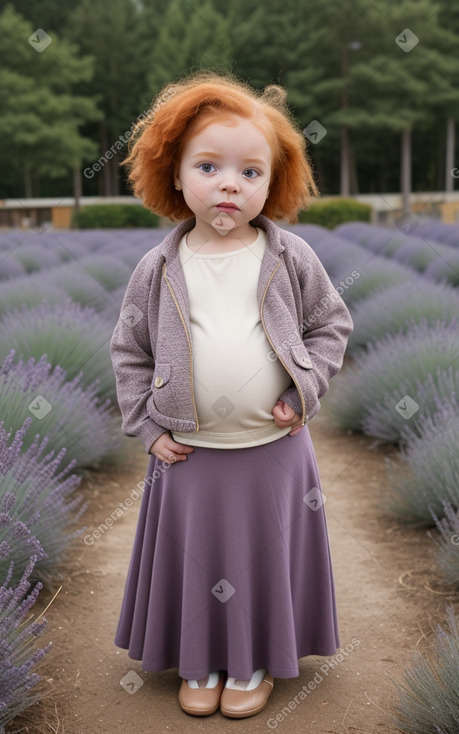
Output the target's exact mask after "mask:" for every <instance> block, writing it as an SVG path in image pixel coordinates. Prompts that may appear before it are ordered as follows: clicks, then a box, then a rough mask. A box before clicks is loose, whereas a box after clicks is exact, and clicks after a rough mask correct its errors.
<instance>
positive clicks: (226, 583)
mask: <svg viewBox="0 0 459 734" xmlns="http://www.w3.org/2000/svg"><path fill="white" fill-rule="evenodd" d="M160 469H162V471H160ZM155 470H156V471H155ZM148 478H150V479H149V480H148ZM148 481H149V482H150V483H148ZM146 482H147V483H146V485H145V489H144V493H143V496H142V502H141V506H140V512H139V519H138V524H137V529H136V534H135V539H134V546H133V550H132V555H131V561H130V566H129V571H128V575H127V580H126V585H125V589H124V598H123V602H122V607H121V613H120V618H119V622H118V628H117V631H116V636H115V645H116V646H118V647H121V648H124V649H126V650H128V655H129V657H130V658H132V659H134V660H141V661H142V668H143V670H144V671H152V672H153V671H161V670H167V669H168V668H178V673H179V676H180V677H181V678H185V679H191V678H198V679H199V678H204V677H205V676H207V675H208V674H209V673H211V672H212V671H215V670H226V671H227V674H228V676H231V677H234V678H241V679H244V680H248V679H249V678H250V677H251V675H252V673H253V672H254V671H255V670H257V669H258V668H264V669H265V670H267V671H268V672H269V673H270V674H271V675H272V676H273V677H276V678H296V677H298V676H299V669H298V660H299V659H300V658H302V657H304V656H306V655H333V654H334V653H335V652H336V650H337V648H338V647H339V645H340V642H339V634H338V626H337V616H336V605H335V591H334V584H333V573H332V567H331V560H330V550H329V544H328V535H327V525H326V519H325V513H324V505H323V502H324V496H323V495H322V493H321V490H320V480H319V473H318V468H317V462H316V457H315V454H314V448H313V445H312V441H311V437H310V433H309V429H308V427H307V426H304V427H303V429H302V430H301V431H300V432H299V433H297V434H296V436H289V435H288V434H287V435H285V436H282V437H281V438H280V439H277V440H276V441H272V442H271V443H267V444H263V445H260V446H253V447H249V448H244V449H213V448H204V447H202V446H195V447H194V451H193V452H192V453H191V454H188V458H187V460H186V461H181V462H177V463H175V464H172V465H171V466H169V467H168V468H165V467H164V465H163V462H162V461H160V460H159V459H157V458H156V457H155V456H151V457H150V459H149V464H148V470H147V475H146Z"/></svg>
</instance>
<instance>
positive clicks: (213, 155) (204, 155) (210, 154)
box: [191, 150, 266, 166]
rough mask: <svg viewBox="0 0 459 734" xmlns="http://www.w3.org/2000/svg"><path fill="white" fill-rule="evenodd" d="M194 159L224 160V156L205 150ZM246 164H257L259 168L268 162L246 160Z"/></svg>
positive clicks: (253, 159) (258, 159) (194, 156)
mask: <svg viewBox="0 0 459 734" xmlns="http://www.w3.org/2000/svg"><path fill="white" fill-rule="evenodd" d="M191 157H192V158H222V156H221V155H220V154H219V153H215V152H214V151H209V150H204V151H202V152H199V153H196V154H195V155H193V156H191ZM245 162H246V163H257V164H258V165H259V166H261V165H263V164H264V163H265V162H266V161H264V160H262V159H261V158H246V159H245Z"/></svg>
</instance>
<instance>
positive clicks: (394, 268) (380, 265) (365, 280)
mask: <svg viewBox="0 0 459 734" xmlns="http://www.w3.org/2000/svg"><path fill="white" fill-rule="evenodd" d="M348 273H349V269H348V268H347V267H346V268H345V269H344V270H337V271H335V275H334V276H333V277H332V278H331V280H332V282H333V285H334V286H335V287H337V286H338V285H339V282H340V281H341V280H342V279H343V278H346V276H347V275H348ZM358 273H359V277H358V278H355V279H354V282H353V283H352V285H351V286H350V287H349V288H346V289H345V290H344V291H343V293H342V294H341V297H342V298H343V300H344V301H345V303H346V305H347V307H348V308H350V309H352V311H353V309H354V307H355V304H356V303H357V302H358V301H361V300H363V299H365V298H369V297H370V296H372V295H374V294H375V293H379V292H380V291H383V290H385V289H386V288H390V287H391V286H395V285H400V284H402V283H408V282H409V281H411V280H413V278H416V277H417V273H416V271H415V270H413V269H412V268H408V267H405V266H404V265H400V264H399V263H396V262H393V261H392V260H386V259H384V258H381V257H378V256H375V257H372V258H371V260H368V261H367V262H366V263H365V265H363V266H360V268H359V271H358ZM353 312H354V311H353Z"/></svg>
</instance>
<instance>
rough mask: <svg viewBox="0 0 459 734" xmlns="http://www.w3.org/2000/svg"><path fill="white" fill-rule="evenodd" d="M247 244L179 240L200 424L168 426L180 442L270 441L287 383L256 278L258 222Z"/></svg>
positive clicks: (232, 445) (223, 445) (262, 237)
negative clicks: (199, 244)
mask: <svg viewBox="0 0 459 734" xmlns="http://www.w3.org/2000/svg"><path fill="white" fill-rule="evenodd" d="M257 232H258V237H257V239H256V240H255V242H253V243H252V244H251V245H247V246H246V247H243V248H241V249H239V250H233V251H231V252H225V253H221V254H205V253H200V252H199V250H196V251H195V250H192V249H190V248H189V247H188V245H187V244H186V235H185V236H184V237H182V239H181V240H180V243H179V256H180V261H181V263H182V267H183V272H184V276H185V282H186V286H187V290H188V295H189V301H190V323H191V342H192V350H193V380H194V382H193V388H194V396H195V403H196V410H197V413H198V419H199V431H197V432H196V433H188V432H180V431H179V432H177V431H171V433H172V436H173V438H174V440H175V441H177V442H178V443H184V444H189V445H190V446H207V447H208V448H220V449H236V448H245V447H248V446H257V445H259V444H263V443H268V442H270V441H275V440H276V439H278V438H280V437H281V436H284V435H286V434H287V433H289V432H290V431H291V427H287V428H278V427H277V426H276V424H275V423H274V416H273V415H272V412H271V411H272V409H273V407H274V405H275V404H276V401H277V400H278V399H279V397H280V396H281V395H282V393H283V392H284V390H286V389H287V388H288V387H289V386H290V385H291V378H290V375H289V374H288V372H287V371H286V369H285V368H284V366H283V365H282V364H281V362H280V360H278V359H276V360H274V361H271V360H269V359H268V353H270V352H271V345H270V343H269V341H268V339H267V337H266V334H265V332H264V329H263V325H262V323H261V316H260V311H259V307H258V303H257V296H256V294H257V285H258V278H259V273H260V266H261V261H262V258H263V253H264V251H265V248H266V234H265V232H264V231H263V230H262V229H260V228H257Z"/></svg>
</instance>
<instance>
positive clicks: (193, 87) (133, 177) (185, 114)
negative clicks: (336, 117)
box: [121, 71, 319, 223]
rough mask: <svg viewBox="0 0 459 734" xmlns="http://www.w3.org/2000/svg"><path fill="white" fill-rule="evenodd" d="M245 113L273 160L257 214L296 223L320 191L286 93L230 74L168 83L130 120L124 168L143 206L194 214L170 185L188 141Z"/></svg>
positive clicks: (180, 215) (168, 213) (172, 214)
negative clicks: (144, 110)
mask: <svg viewBox="0 0 459 734" xmlns="http://www.w3.org/2000/svg"><path fill="white" fill-rule="evenodd" d="M234 115H236V116H239V117H242V118H245V119H249V120H250V121H251V122H252V123H253V124H254V125H256V126H257V127H259V129H260V130H261V131H262V132H263V133H264V134H265V136H266V139H267V141H268V143H269V145H270V147H271V150H272V154H273V158H272V167H271V182H270V190H269V196H268V198H267V200H266V202H265V205H264V207H263V210H262V211H261V214H264V215H265V216H267V217H269V218H270V219H285V220H287V221H289V222H292V223H295V222H297V221H298V210H299V209H305V208H307V207H308V205H309V203H310V201H311V198H312V197H313V196H317V195H318V193H319V192H318V189H317V186H316V184H315V183H314V179H313V175H312V171H311V166H310V164H309V159H308V153H307V150H306V141H305V138H304V136H303V135H302V134H301V133H300V132H299V131H298V130H297V128H296V125H295V122H294V120H293V117H292V116H291V114H290V111H289V110H288V107H287V104H286V92H285V90H284V89H283V88H282V87H280V86H277V85H269V86H268V87H266V88H265V90H264V91H263V92H257V91H255V90H253V89H252V88H251V87H250V86H249V85H248V84H246V83H245V82H241V81H240V80H238V79H236V78H235V77H234V76H232V75H230V74H226V75H220V74H216V73H215V72H211V71H199V72H197V73H195V74H192V75H190V76H188V77H186V78H185V79H182V80H180V81H178V82H175V83H173V84H167V85H166V86H165V87H164V88H163V89H162V91H161V92H160V94H159V95H158V96H157V97H156V98H155V99H154V100H153V103H152V105H151V107H150V109H149V111H148V113H147V115H146V116H145V117H144V119H140V120H139V121H138V123H137V124H136V125H135V126H134V129H133V134H132V137H131V140H130V145H129V155H128V156H127V157H126V158H125V159H124V161H122V163H121V165H126V166H127V167H128V172H129V173H128V177H129V181H130V182H131V185H132V189H133V191H134V195H135V196H137V197H139V198H140V199H142V202H143V204H144V206H145V207H147V208H148V209H150V210H151V211H153V212H155V213H156V214H159V215H160V216H163V217H168V218H169V219H172V220H174V221H177V220H183V219H187V218H189V217H192V216H194V214H193V212H192V211H191V209H190V208H189V207H188V205H187V204H186V202H185V199H184V198H183V195H182V192H181V191H176V190H175V188H174V174H175V173H176V172H177V170H178V166H179V163H180V158H181V154H182V151H183V147H184V145H185V144H186V142H187V141H188V140H189V139H190V138H191V137H192V136H193V135H196V134H197V133H198V132H200V130H201V129H202V128H203V127H205V126H206V125H208V124H210V123H211V122H216V121H221V120H222V119H225V118H228V117H230V116H234Z"/></svg>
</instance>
